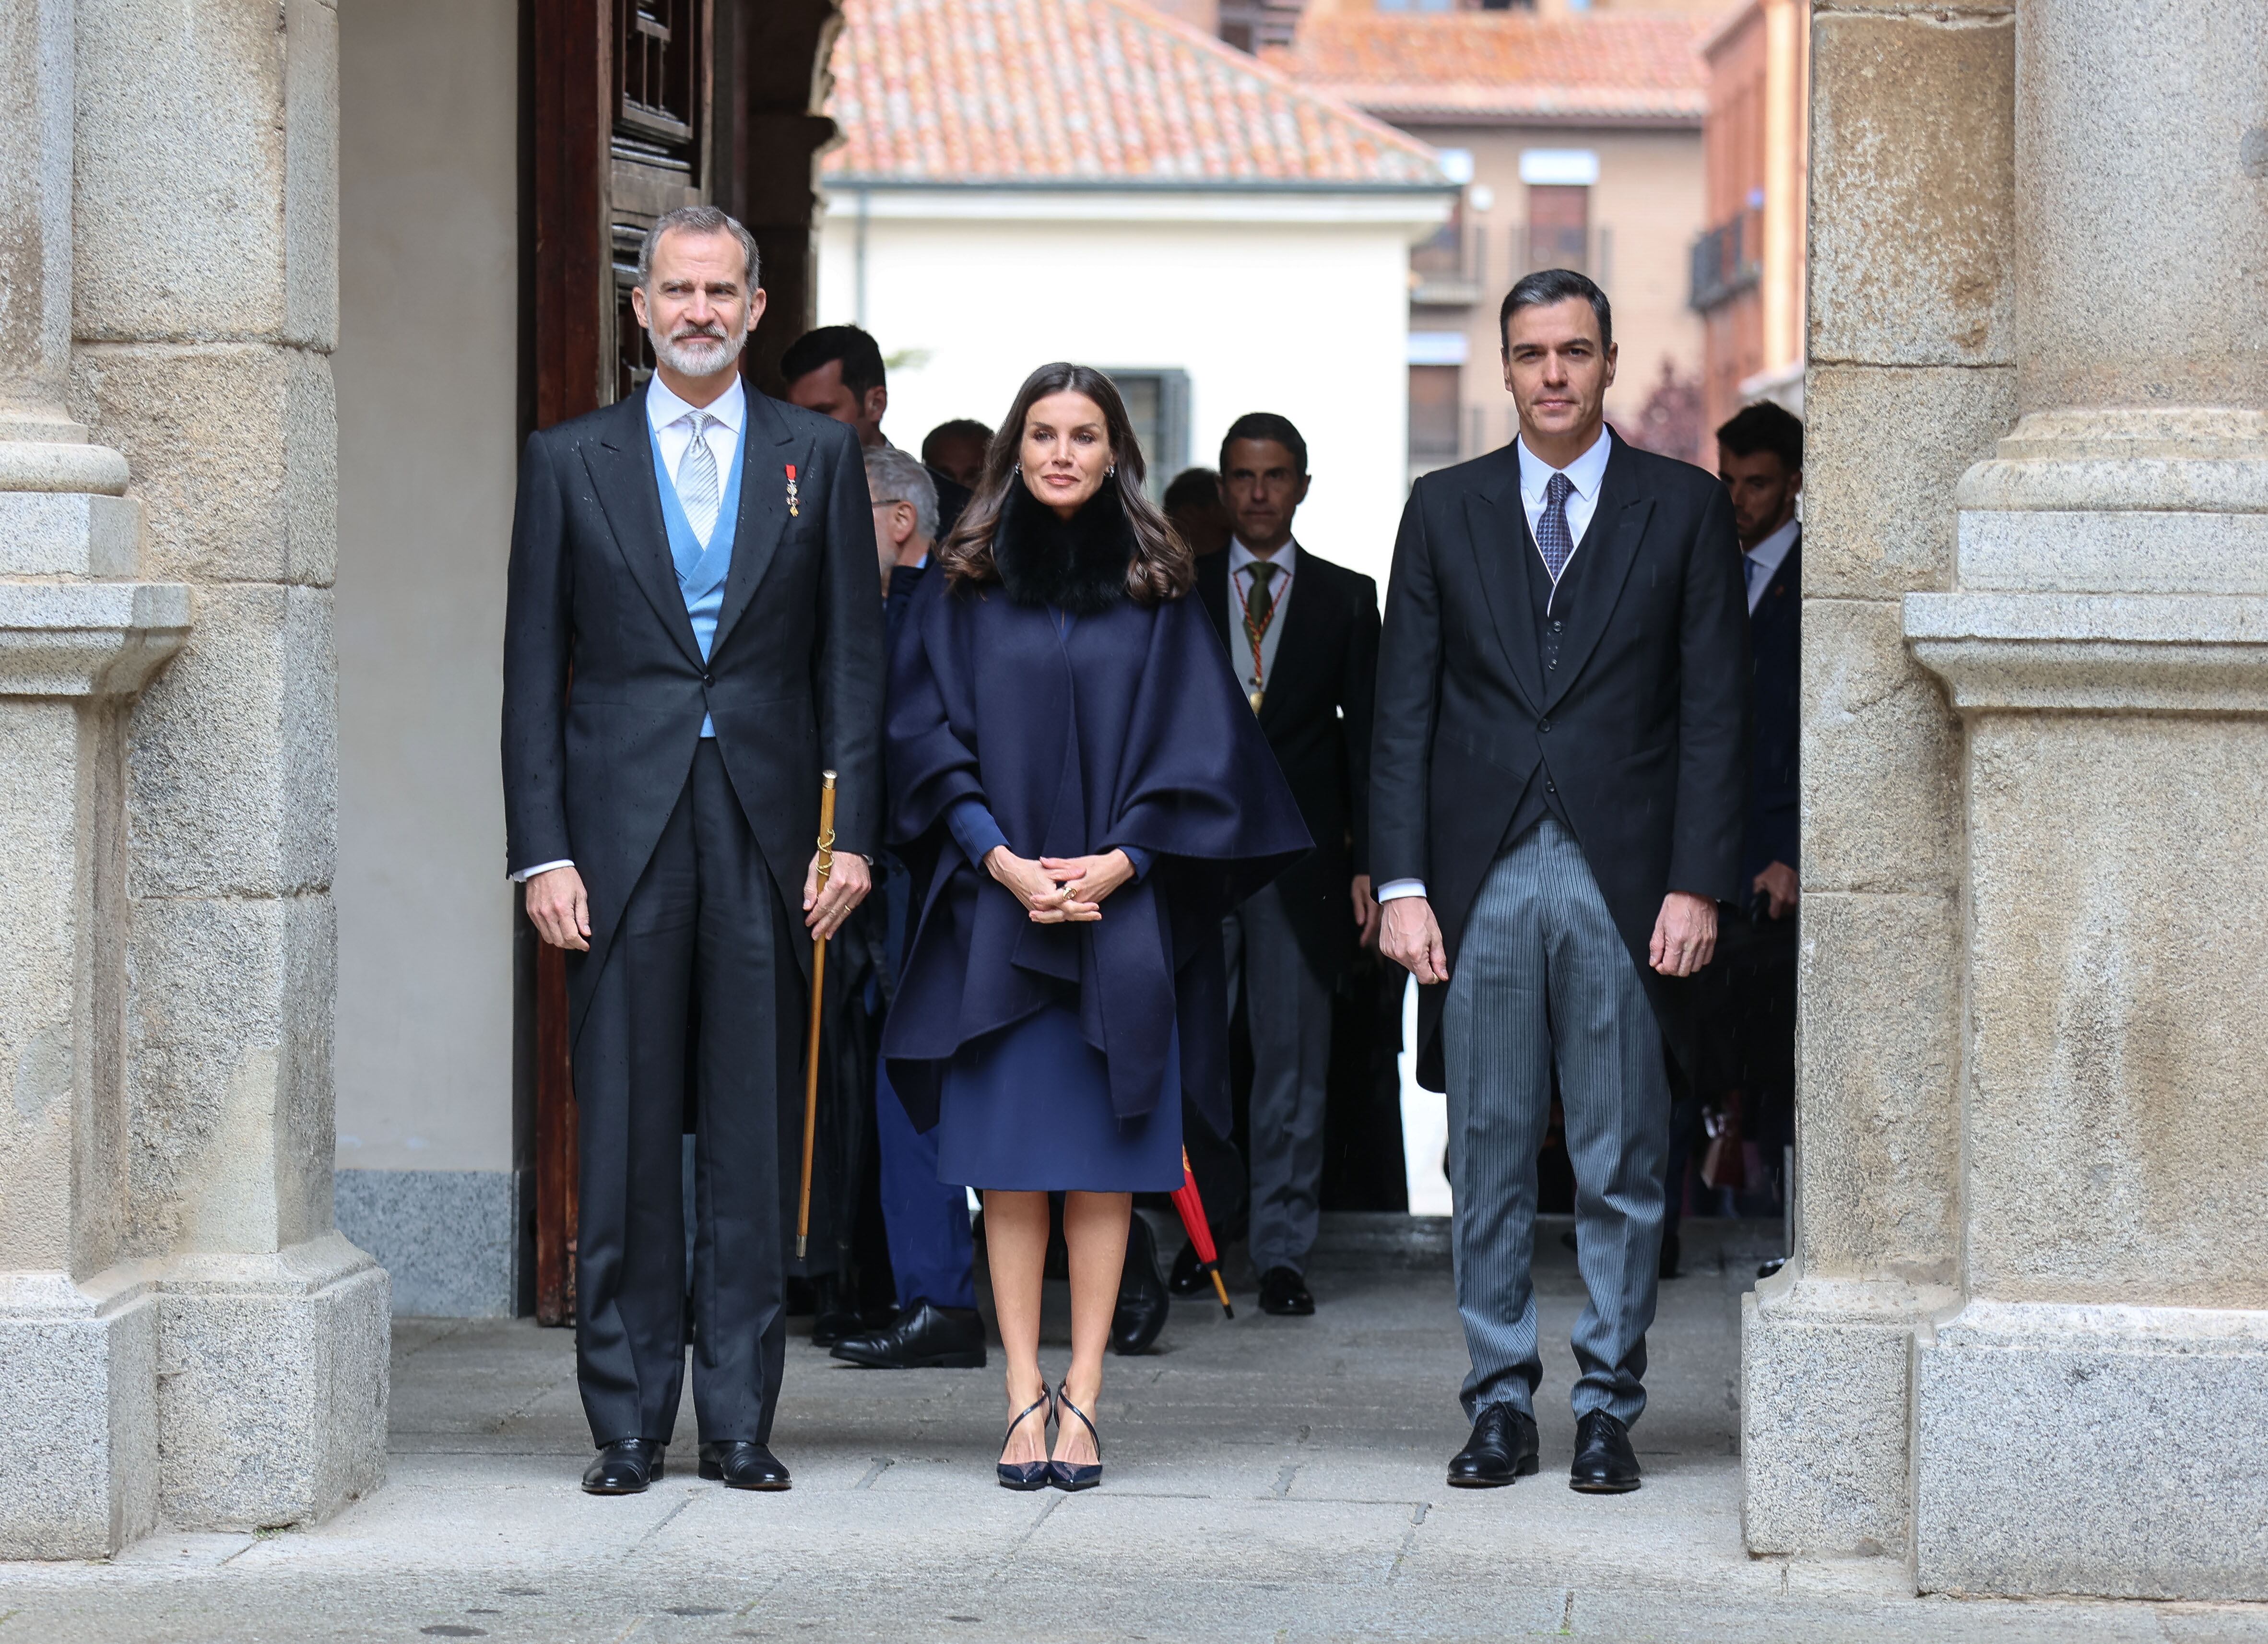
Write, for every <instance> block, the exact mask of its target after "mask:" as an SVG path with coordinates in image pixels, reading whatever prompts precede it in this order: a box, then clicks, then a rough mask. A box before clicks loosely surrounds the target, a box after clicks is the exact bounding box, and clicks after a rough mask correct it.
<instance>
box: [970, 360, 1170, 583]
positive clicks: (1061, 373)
mask: <svg viewBox="0 0 2268 1644" xmlns="http://www.w3.org/2000/svg"><path fill="white" fill-rule="evenodd" d="M1049 394H1085V395H1086V397H1087V398H1088V399H1090V400H1092V401H1094V402H1095V404H1097V405H1098V406H1100V407H1101V408H1102V422H1103V426H1104V428H1105V430H1106V431H1108V433H1109V436H1110V461H1111V462H1112V464H1113V465H1114V466H1115V467H1116V469H1117V472H1116V474H1114V475H1112V476H1111V477H1109V478H1108V479H1106V480H1105V481H1103V489H1104V490H1116V492H1117V495H1118V505H1119V506H1120V507H1121V508H1123V509H1124V510H1125V512H1126V522H1127V524H1129V525H1130V526H1131V527H1133V534H1134V553H1133V557H1131V558H1130V560H1129V561H1128V562H1127V565H1126V596H1127V597H1128V598H1129V599H1130V600H1133V601H1136V602H1137V603H1138V604H1142V605H1156V604H1158V603H1159V602H1160V601H1165V600H1177V599H1179V598H1181V597H1182V595H1183V594H1185V593H1188V592H1189V590H1190V589H1191V588H1193V587H1195V586H1197V560H1196V558H1195V557H1193V556H1192V555H1191V554H1190V552H1189V544H1188V543H1186V542H1182V538H1181V534H1180V533H1179V532H1177V531H1175V529H1174V527H1172V526H1170V525H1168V524H1167V523H1166V516H1165V515H1163V514H1161V513H1160V512H1158V507H1157V505H1156V504H1155V503H1152V501H1151V500H1150V498H1149V496H1148V494H1147V493H1146V492H1145V491H1144V490H1143V489H1142V476H1143V474H1144V472H1145V468H1144V464H1143V461H1142V446H1141V442H1140V441H1139V440H1138V439H1135V438H1134V424H1133V422H1132V421H1131V420H1130V418H1129V417H1127V415H1126V402H1125V401H1124V400H1123V399H1121V398H1120V397H1119V394H1118V388H1117V385H1116V384H1115V383H1113V382H1112V381H1111V380H1110V379H1109V378H1108V377H1106V376H1104V375H1103V374H1102V373H1101V372H1099V371H1097V370H1095V369H1094V367H1093V366H1091V365H1072V364H1071V363H1070V362H1069V361H1067V360H1057V361H1056V362H1055V363H1054V364H1052V365H1042V366H1041V367H1040V368H1039V369H1038V370H1037V371H1035V372H1033V373H1032V374H1031V375H1030V376H1028V377H1027V378H1025V379H1024V386H1023V387H1020V388H1019V389H1017V390H1016V402H1015V403H1014V404H1013V405H1012V406H1010V407H1009V408H1008V415H1007V417H1005V418H1004V419H1003V420H1002V422H1001V424H1000V431H999V432H998V433H997V434H995V435H993V436H992V444H991V447H990V449H989V450H987V451H986V452H985V453H984V477H983V479H982V480H981V481H979V482H978V483H977V486H976V496H975V497H974V498H972V499H971V500H970V502H969V504H968V507H967V508H966V509H964V510H963V511H962V512H961V520H960V521H959V523H957V524H956V525H955V526H954V527H953V534H951V535H949V536H947V537H946V539H945V542H944V545H943V546H942V547H940V548H939V549H937V550H936V558H937V564H938V567H939V569H940V570H941V571H944V573H945V580H946V586H947V587H954V588H957V587H959V586H961V585H962V584H963V583H968V584H973V585H977V586H982V585H983V584H984V583H988V582H998V580H999V579H1000V572H999V569H998V567H997V566H996V565H994V564H993V563H992V539H993V537H994V536H995V535H996V534H998V532H999V529H1000V512H1001V510H1002V509H1003V508H1004V507H1005V506H1006V505H1007V501H1008V495H1009V488H1010V487H1011V486H1014V485H1021V484H1022V483H1024V478H1023V476H1022V475H1021V474H1020V473H1019V472H1018V471H1017V470H1018V463H1019V461H1020V453H1021V451H1022V449H1023V444H1024V423H1025V420H1026V419H1027V417H1030V416H1031V414H1032V407H1033V406H1035V405H1036V404H1038V403H1039V402H1041V401H1042V400H1044V399H1046V398H1047V397H1048V396H1049ZM1100 494H1101V493H1100V492H1098V493H1097V495H1100Z"/></svg>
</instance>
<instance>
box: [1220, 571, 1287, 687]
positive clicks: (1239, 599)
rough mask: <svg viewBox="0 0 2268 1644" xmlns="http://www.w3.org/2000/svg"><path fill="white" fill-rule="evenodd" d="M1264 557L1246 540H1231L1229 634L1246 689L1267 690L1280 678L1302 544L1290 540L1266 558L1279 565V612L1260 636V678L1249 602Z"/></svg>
mask: <svg viewBox="0 0 2268 1644" xmlns="http://www.w3.org/2000/svg"><path fill="white" fill-rule="evenodd" d="M1262 557H1263V556H1261V555H1258V554H1256V553H1254V552H1253V551H1252V550H1251V549H1248V548H1247V547H1245V545H1244V542H1243V540H1242V539H1241V538H1239V537H1234V536H1232V537H1230V538H1229V539H1228V633H1229V639H1230V643H1231V645H1232V646H1233V654H1234V657H1235V660H1236V673H1237V677H1238V678H1240V679H1241V680H1243V681H1244V689H1246V690H1248V691H1249V690H1265V689H1268V682H1269V681H1270V680H1271V679H1273V678H1275V677H1276V649H1277V645H1278V641H1279V640H1281V639H1282V638H1283V637H1284V607H1285V605H1286V604H1287V603H1289V602H1290V601H1291V598H1292V572H1293V571H1294V570H1295V569H1296V568H1297V567H1296V564H1295V562H1296V561H1297V560H1298V559H1299V557H1300V545H1299V543H1298V542H1286V543H1285V544H1284V546H1283V547H1281V548H1279V549H1277V550H1276V551H1275V552H1274V553H1273V554H1270V555H1268V556H1266V558H1267V559H1268V560H1269V561H1270V563H1272V564H1274V565H1275V567H1276V575H1275V576H1274V578H1273V579H1270V582H1269V585H1268V586H1269V591H1270V593H1273V594H1274V595H1275V598H1276V614H1275V615H1274V616H1270V618H1269V619H1268V631H1267V632H1266V633H1264V634H1263V635H1261V637H1260V677H1259V678H1258V679H1257V680H1255V679H1253V678H1252V677H1250V675H1251V673H1252V642H1251V641H1250V640H1249V639H1248V638H1245V637H1244V608H1245V602H1246V601H1248V600H1250V599H1251V597H1252V585H1253V583H1254V582H1255V581H1256V580H1257V579H1256V578H1255V577H1254V576H1253V575H1252V569H1251V568H1252V567H1253V566H1254V565H1256V564H1259V563H1260V561H1261V559H1262Z"/></svg>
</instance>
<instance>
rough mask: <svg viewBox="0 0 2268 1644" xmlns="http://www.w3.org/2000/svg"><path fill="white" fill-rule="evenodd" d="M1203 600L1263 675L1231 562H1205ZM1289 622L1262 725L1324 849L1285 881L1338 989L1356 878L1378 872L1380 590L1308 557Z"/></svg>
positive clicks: (1246, 670) (1318, 960)
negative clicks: (1373, 759) (1373, 820)
mask: <svg viewBox="0 0 2268 1644" xmlns="http://www.w3.org/2000/svg"><path fill="white" fill-rule="evenodd" d="M1197 601H1198V602H1199V603H1201V604H1202V605H1203V606H1204V612H1205V615H1206V616H1209V617H1211V619H1212V624H1213V627H1214V628H1215V630H1218V631H1219V634H1220V638H1221V643H1222V644H1223V645H1226V646H1227V647H1228V663H1229V667H1231V668H1232V669H1233V670H1234V672H1235V675H1236V677H1237V678H1238V679H1239V680H1240V681H1248V680H1249V679H1250V678H1251V676H1252V645H1251V642H1250V641H1249V640H1248V639H1247V638H1245V635H1244V625H1243V623H1242V621H1241V611H1242V607H1241V606H1240V605H1239V604H1238V603H1237V601H1236V599H1235V596H1234V595H1233V594H1232V593H1230V592H1229V577H1228V556H1227V555H1226V554H1225V553H1224V554H1208V555H1206V556H1205V557H1204V558H1203V559H1200V560H1199V561H1197ZM1276 620H1277V621H1278V622H1280V623H1283V625H1284V627H1283V631H1282V632H1281V633H1280V634H1278V636H1277V640H1276V667H1275V671H1274V672H1273V673H1272V674H1270V675H1269V680H1268V694H1267V695H1266V696H1265V697H1263V698H1262V699H1261V704H1260V729H1261V732H1262V734H1263V735H1265V736H1266V737H1267V739H1268V746H1269V747H1270V748H1273V749H1274V750H1275V753H1276V760H1277V763H1278V764H1279V765H1281V766H1282V767H1283V769H1284V779H1285V781H1286V782H1288V783H1290V784H1291V785H1292V798H1293V799H1294V800H1297V801H1298V802H1299V806H1300V816H1301V817H1302V818H1304V819H1305V820H1306V822H1307V831H1308V832H1309V833H1311V834H1313V835H1314V838H1315V848H1314V851H1313V852H1312V853H1311V854H1309V855H1307V856H1306V857H1303V858H1301V859H1300V860H1299V861H1298V862H1296V863H1294V864H1293V865H1292V866H1291V867H1289V868H1287V869H1285V873H1284V876H1283V877H1282V878H1281V879H1280V880H1278V881H1277V885H1278V888H1279V889H1280V890H1281V891H1282V892H1283V895H1284V903H1285V910H1286V911H1287V912H1289V913H1290V915H1291V918H1292V931H1293V933H1294V934H1296V935H1297V937H1298V938H1299V942H1300V953H1301V954H1302V955H1304V956H1305V957H1306V959H1307V963H1308V965H1309V967H1310V968H1311V969H1314V973H1315V974H1316V975H1317V976H1319V977H1322V978H1323V979H1324V981H1325V982H1326V983H1331V982H1335V981H1336V980H1337V977H1338V976H1339V974H1340V973H1341V972H1342V971H1343V970H1344V969H1345V968H1346V966H1347V963H1348V962H1349V961H1351V959H1352V958H1353V957H1354V953H1355V934H1356V932H1355V924H1354V902H1353V899H1352V897H1351V895H1350V893H1349V886H1350V884H1351V881H1352V880H1353V878H1354V875H1356V874H1366V873H1368V872H1369V871H1370V719H1371V697H1372V692H1373V689H1374V688H1375V686H1376V682H1377V675H1378V585H1377V584H1376V583H1375V582H1373V581H1372V580H1371V579H1369V578H1368V577H1366V576H1363V575H1362V574H1361V573H1359V571H1349V570H1347V569H1346V568H1345V567H1344V566H1342V565H1335V564H1331V562H1330V561H1329V560H1328V559H1322V558H1319V557H1316V556H1315V555H1314V554H1311V553H1309V552H1308V551H1307V549H1305V548H1301V549H1300V550H1299V554H1298V557H1297V558H1296V559H1294V560H1293V561H1292V597H1291V601H1290V602H1289V603H1288V604H1286V605H1285V607H1284V608H1283V612H1282V614H1281V615H1280V616H1278V617H1277V619H1276Z"/></svg>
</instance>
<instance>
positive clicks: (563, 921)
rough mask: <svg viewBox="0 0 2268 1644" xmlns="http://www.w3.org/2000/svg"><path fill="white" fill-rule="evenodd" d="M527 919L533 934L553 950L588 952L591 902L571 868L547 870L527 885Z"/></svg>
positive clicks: (577, 875)
mask: <svg viewBox="0 0 2268 1644" xmlns="http://www.w3.org/2000/svg"><path fill="white" fill-rule="evenodd" d="M527 918H528V923H529V924H531V925H534V926H535V933H536V934H537V935H538V936H541V938H542V939H543V940H545V941H547V942H549V943H550V944H551V945H552V946H553V947H564V948H568V949H570V950H571V951H572V952H575V953H578V954H587V953H589V952H590V951H591V898H590V897H589V896H586V895H585V893H584V890H583V876H582V875H581V874H578V873H577V872H576V871H575V868H574V865H573V864H571V863H570V864H569V865H568V866H565V867H555V868H551V869H549V870H547V871H546V872H544V873H541V874H536V875H535V876H534V878H532V879H530V880H529V881H527Z"/></svg>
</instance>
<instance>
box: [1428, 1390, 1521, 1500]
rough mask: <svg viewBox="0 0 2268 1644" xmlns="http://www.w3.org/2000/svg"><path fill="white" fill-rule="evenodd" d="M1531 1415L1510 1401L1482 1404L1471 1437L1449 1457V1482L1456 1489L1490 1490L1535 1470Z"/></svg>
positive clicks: (1474, 1421)
mask: <svg viewBox="0 0 2268 1644" xmlns="http://www.w3.org/2000/svg"><path fill="white" fill-rule="evenodd" d="M1535 1465H1536V1463H1535V1417H1533V1416H1531V1415H1529V1414H1528V1412H1526V1411H1524V1410H1519V1409H1515V1408H1514V1407H1513V1406H1512V1405H1510V1404H1484V1405H1482V1406H1481V1413H1480V1414H1479V1415H1478V1416H1476V1417H1475V1418H1474V1419H1473V1436H1472V1437H1470V1438H1469V1439H1467V1440H1466V1441H1465V1448H1464V1449H1461V1450H1459V1451H1458V1452H1457V1453H1456V1454H1455V1455H1454V1456H1451V1457H1449V1482H1450V1483H1451V1484H1452V1485H1455V1486H1456V1487H1457V1488H1458V1489H1460V1490H1493V1489H1495V1488H1497V1487H1498V1486H1499V1485H1508V1484H1510V1483H1511V1482H1512V1481H1513V1479H1515V1478H1527V1477H1528V1474H1530V1473H1532V1472H1534V1471H1535Z"/></svg>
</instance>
